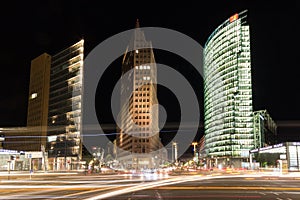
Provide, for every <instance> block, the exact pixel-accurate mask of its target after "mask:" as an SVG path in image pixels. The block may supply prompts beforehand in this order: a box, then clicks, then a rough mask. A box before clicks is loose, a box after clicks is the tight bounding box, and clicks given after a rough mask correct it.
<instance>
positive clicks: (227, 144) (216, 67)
mask: <svg viewBox="0 0 300 200" xmlns="http://www.w3.org/2000/svg"><path fill="white" fill-rule="evenodd" d="M246 17H247V11H243V12H241V13H237V14H234V15H232V16H231V17H230V18H228V19H227V20H226V21H224V22H223V23H222V24H221V25H220V26H218V27H217V29H215V31H214V32H213V33H212V34H211V35H210V37H209V38H208V40H207V42H206V44H205V47H204V132H205V149H206V153H207V155H208V158H209V162H210V163H209V164H210V165H211V166H215V167H216V166H220V165H222V166H234V167H239V166H241V164H242V161H243V160H244V159H245V158H248V157H249V150H250V149H253V148H255V147H257V145H258V144H256V142H255V139H254V134H253V111H252V89H251V60H250V35H249V26H248V25H247V21H246ZM209 164H208V165H209Z"/></svg>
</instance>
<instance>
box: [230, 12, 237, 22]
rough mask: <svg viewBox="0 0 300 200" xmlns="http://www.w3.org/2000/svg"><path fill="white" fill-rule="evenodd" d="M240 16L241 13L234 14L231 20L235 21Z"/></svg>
mask: <svg viewBox="0 0 300 200" xmlns="http://www.w3.org/2000/svg"><path fill="white" fill-rule="evenodd" d="M238 18H239V14H234V15H232V16H231V17H230V18H229V21H230V22H233V21H235V20H237V19H238Z"/></svg>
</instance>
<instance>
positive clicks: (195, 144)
mask: <svg viewBox="0 0 300 200" xmlns="http://www.w3.org/2000/svg"><path fill="white" fill-rule="evenodd" d="M192 145H193V146H194V158H196V146H197V145H198V142H193V143H192Z"/></svg>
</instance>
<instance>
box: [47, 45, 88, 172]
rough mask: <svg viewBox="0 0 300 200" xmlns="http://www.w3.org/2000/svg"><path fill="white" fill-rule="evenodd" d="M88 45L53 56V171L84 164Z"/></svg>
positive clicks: (50, 128) (50, 115) (50, 122)
mask: <svg viewBox="0 0 300 200" xmlns="http://www.w3.org/2000/svg"><path fill="white" fill-rule="evenodd" d="M83 50H84V41H83V40H80V41H79V42H77V43H75V44H73V45H72V46H70V47H68V48H66V49H64V50H62V51H60V52H58V53H57V54H55V55H53V56H52V61H51V70H50V89H49V111H48V143H47V150H48V157H49V158H48V160H49V167H50V169H54V170H61V169H75V168H78V167H79V164H78V163H79V161H80V160H81V156H82V155H81V152H82V141H81V123H82V120H81V101H82V78H83V75H82V71H83V58H84V55H83Z"/></svg>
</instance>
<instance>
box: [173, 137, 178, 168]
mask: <svg viewBox="0 0 300 200" xmlns="http://www.w3.org/2000/svg"><path fill="white" fill-rule="evenodd" d="M173 146H174V160H175V164H176V165H177V164H178V160H177V142H172V163H173Z"/></svg>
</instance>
